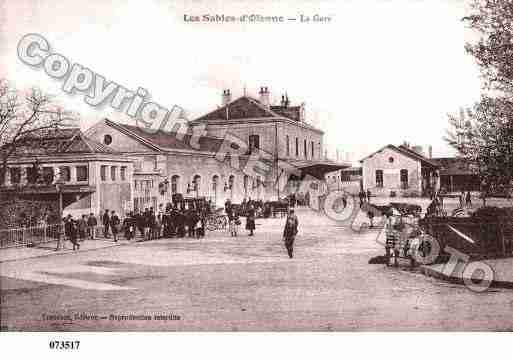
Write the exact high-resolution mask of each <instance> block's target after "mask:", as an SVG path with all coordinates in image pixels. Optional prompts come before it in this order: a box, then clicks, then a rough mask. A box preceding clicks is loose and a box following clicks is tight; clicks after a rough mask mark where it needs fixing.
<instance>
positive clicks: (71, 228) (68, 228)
mask: <svg viewBox="0 0 513 359" xmlns="http://www.w3.org/2000/svg"><path fill="white" fill-rule="evenodd" d="M64 234H65V235H66V238H67V239H69V241H70V242H71V243H73V250H75V249H80V244H78V242H77V234H78V230H77V224H76V223H75V221H74V220H73V218H72V217H71V214H68V217H67V218H66V222H65V223H64Z"/></svg>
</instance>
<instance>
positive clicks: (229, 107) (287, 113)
mask: <svg viewBox="0 0 513 359" xmlns="http://www.w3.org/2000/svg"><path fill="white" fill-rule="evenodd" d="M250 118H257V119H258V118H261V119H265V118H267V119H279V118H281V119H285V120H289V121H293V122H295V123H298V124H301V126H304V127H306V128H308V129H311V130H314V131H317V132H321V133H322V132H323V131H321V130H319V129H318V128H315V127H314V126H312V125H310V124H308V123H306V122H304V121H301V106H269V107H267V106H265V105H264V104H262V103H261V102H260V101H258V100H257V99H254V98H252V97H249V96H241V97H239V98H237V99H236V100H233V101H231V102H230V103H228V104H226V105H224V106H221V107H219V108H217V109H215V110H213V111H211V112H209V113H207V114H205V115H203V116H200V117H198V118H196V119H194V120H192V121H190V123H191V124H192V125H194V124H197V123H225V122H226V121H237V120H244V119H250Z"/></svg>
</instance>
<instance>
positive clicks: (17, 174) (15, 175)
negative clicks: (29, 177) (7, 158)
mask: <svg viewBox="0 0 513 359" xmlns="http://www.w3.org/2000/svg"><path fill="white" fill-rule="evenodd" d="M9 171H10V172H11V183H20V181H21V168H20V167H11V168H9Z"/></svg>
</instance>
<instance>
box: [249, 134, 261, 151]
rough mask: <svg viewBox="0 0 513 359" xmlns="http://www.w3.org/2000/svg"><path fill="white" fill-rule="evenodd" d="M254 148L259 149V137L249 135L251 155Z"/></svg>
mask: <svg viewBox="0 0 513 359" xmlns="http://www.w3.org/2000/svg"><path fill="white" fill-rule="evenodd" d="M254 148H257V149H258V148H260V136H258V135H249V153H251V152H252V151H253V149H254Z"/></svg>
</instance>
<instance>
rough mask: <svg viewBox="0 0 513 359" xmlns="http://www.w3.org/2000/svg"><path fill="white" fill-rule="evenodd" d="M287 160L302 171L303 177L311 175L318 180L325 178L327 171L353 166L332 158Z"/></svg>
mask: <svg viewBox="0 0 513 359" xmlns="http://www.w3.org/2000/svg"><path fill="white" fill-rule="evenodd" d="M287 162H288V163H290V164H291V165H292V166H294V167H295V168H297V169H298V170H299V171H301V177H305V176H307V175H310V176H312V177H314V178H316V179H318V180H324V178H325V175H326V173H330V172H334V171H338V170H341V169H344V168H348V167H351V165H350V164H349V163H341V162H335V161H330V160H317V161H287Z"/></svg>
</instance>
